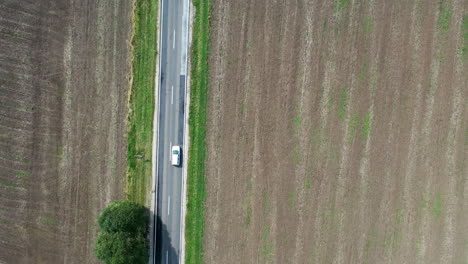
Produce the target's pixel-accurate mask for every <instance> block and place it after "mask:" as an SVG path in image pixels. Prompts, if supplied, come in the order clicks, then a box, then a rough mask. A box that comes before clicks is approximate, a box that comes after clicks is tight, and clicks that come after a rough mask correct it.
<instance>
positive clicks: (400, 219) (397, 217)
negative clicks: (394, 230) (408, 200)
mask: <svg viewBox="0 0 468 264" xmlns="http://www.w3.org/2000/svg"><path fill="white" fill-rule="evenodd" d="M404 217H405V209H398V210H397V211H396V214H395V222H396V224H397V226H399V225H401V224H403V220H404V219H405V218H404Z"/></svg>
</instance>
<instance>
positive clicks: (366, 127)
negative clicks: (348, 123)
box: [361, 112, 372, 140]
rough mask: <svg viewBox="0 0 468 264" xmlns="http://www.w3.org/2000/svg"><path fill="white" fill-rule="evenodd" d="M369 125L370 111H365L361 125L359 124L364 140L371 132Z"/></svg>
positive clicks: (370, 124) (370, 125)
mask: <svg viewBox="0 0 468 264" xmlns="http://www.w3.org/2000/svg"><path fill="white" fill-rule="evenodd" d="M371 127H372V120H371V115H370V112H367V113H366V115H365V116H364V118H363V120H362V125H361V135H362V138H363V139H364V140H367V138H368V137H369V135H370V132H371Z"/></svg>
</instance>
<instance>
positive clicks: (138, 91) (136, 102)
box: [126, 0, 158, 205]
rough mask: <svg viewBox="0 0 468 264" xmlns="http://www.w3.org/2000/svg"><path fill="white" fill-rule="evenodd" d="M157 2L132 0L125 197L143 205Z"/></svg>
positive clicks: (149, 145) (149, 143) (148, 172)
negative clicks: (131, 52)
mask: <svg viewBox="0 0 468 264" xmlns="http://www.w3.org/2000/svg"><path fill="white" fill-rule="evenodd" d="M157 10H158V1H153V0H136V1H135V7H134V17H133V23H134V36H133V40H132V46H133V62H132V63H133V77H132V83H131V85H132V87H131V91H130V102H129V104H130V111H129V116H128V126H129V131H128V150H127V162H128V172H127V189H126V192H127V198H128V199H129V200H132V201H134V202H137V203H139V204H141V205H143V204H145V200H146V193H147V190H148V186H150V184H149V182H150V179H151V153H152V138H153V113H154V74H155V67H156V55H157V46H156V30H155V29H156V20H157V14H158V12H157Z"/></svg>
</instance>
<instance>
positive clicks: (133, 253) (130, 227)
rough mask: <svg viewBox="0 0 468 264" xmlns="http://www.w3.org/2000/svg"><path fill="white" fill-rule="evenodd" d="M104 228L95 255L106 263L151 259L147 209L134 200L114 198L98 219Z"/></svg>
mask: <svg viewBox="0 0 468 264" xmlns="http://www.w3.org/2000/svg"><path fill="white" fill-rule="evenodd" d="M98 223H99V227H100V229H101V232H100V233H99V235H98V237H97V239H96V247H95V248H94V252H95V254H96V257H97V258H98V259H100V260H102V261H104V263H106V264H127V263H131V264H140V263H141V264H143V263H147V262H148V257H149V256H148V241H147V239H146V232H147V226H148V215H147V213H146V209H145V208H144V207H143V206H141V205H139V204H137V203H135V202H132V201H128V200H125V201H115V202H112V203H111V204H110V205H109V206H108V207H106V208H105V209H104V210H103V211H102V213H101V215H100V216H99V219H98Z"/></svg>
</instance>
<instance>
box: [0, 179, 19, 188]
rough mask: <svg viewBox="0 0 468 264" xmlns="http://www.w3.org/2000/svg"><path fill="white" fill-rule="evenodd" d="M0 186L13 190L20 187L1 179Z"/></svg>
mask: <svg viewBox="0 0 468 264" xmlns="http://www.w3.org/2000/svg"><path fill="white" fill-rule="evenodd" d="M0 185H3V186H5V187H13V188H17V187H21V185H20V184H16V183H12V182H9V181H6V180H2V179H0Z"/></svg>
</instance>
